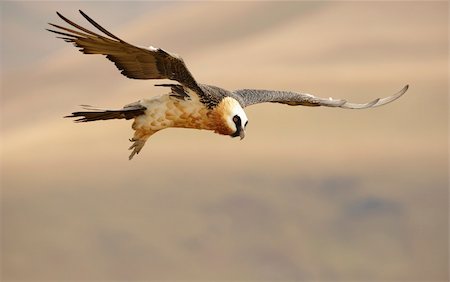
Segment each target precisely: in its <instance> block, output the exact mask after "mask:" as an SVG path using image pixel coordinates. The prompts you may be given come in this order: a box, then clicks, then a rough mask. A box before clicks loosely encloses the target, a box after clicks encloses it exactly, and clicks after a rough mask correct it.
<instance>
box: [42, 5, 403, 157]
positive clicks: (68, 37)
mask: <svg viewBox="0 0 450 282" xmlns="http://www.w3.org/2000/svg"><path fill="white" fill-rule="evenodd" d="M80 13H81V14H82V15H83V17H84V18H85V19H86V20H87V21H88V22H89V23H91V24H92V25H93V26H94V27H96V28H97V29H98V30H99V31H101V32H103V33H104V35H100V34H98V33H95V32H92V31H91V30H88V29H86V28H84V27H82V26H80V25H78V24H76V23H74V22H72V21H71V20H69V19H67V18H65V17H64V16H62V15H61V14H60V13H57V14H58V16H59V17H60V18H61V19H62V20H64V21H65V22H66V23H68V24H70V25H71V26H72V27H71V28H67V27H63V26H60V25H56V24H50V25H51V26H53V27H55V28H56V29H57V30H51V29H48V30H49V31H51V32H53V33H56V34H58V35H59V36H58V38H61V39H63V40H65V41H66V42H70V43H73V44H74V45H75V46H76V47H78V48H80V51H81V52H83V53H85V54H101V55H105V56H106V58H108V59H109V60H110V61H112V62H113V63H114V64H115V65H116V67H117V68H118V69H119V70H120V71H121V73H122V74H123V75H124V76H126V77H128V78H133V79H170V80H174V81H176V82H178V83H179V84H157V85H156V86H161V87H168V88H170V92H169V93H168V94H166V95H162V96H158V97H153V98H150V99H143V100H140V101H138V102H135V103H132V104H129V105H126V106H125V107H123V108H122V109H120V110H101V109H94V108H91V107H85V111H79V112H74V113H72V114H71V115H70V116H67V117H72V118H76V119H75V121H77V122H88V121H97V120H108V119H134V122H133V125H132V127H133V129H134V130H135V134H134V136H133V138H132V139H130V140H131V141H132V142H133V144H132V146H131V147H130V150H132V152H131V155H130V159H131V158H133V156H134V155H135V154H137V153H139V152H140V151H141V149H142V147H143V146H144V145H145V142H146V141H147V139H148V138H149V137H150V136H151V135H152V134H154V133H156V132H157V131H159V130H162V129H165V128H169V127H182V128H195V129H205V130H212V131H214V132H215V133H218V134H222V135H229V136H232V137H240V138H241V139H242V138H244V136H245V128H246V126H247V123H248V119H247V115H246V114H245V112H244V110H243V108H245V107H246V106H250V105H253V104H257V103H264V102H271V103H281V104H287V105H291V106H297V105H302V106H327V107H339V108H344V109H365V108H373V107H378V106H382V105H385V104H387V103H390V102H392V101H394V100H396V99H398V98H399V97H400V96H402V95H403V94H404V93H405V92H406V90H407V89H408V85H407V86H405V87H404V88H403V89H402V90H400V91H399V92H398V93H396V94H394V95H392V96H389V97H386V98H383V99H376V100H373V101H371V102H369V103H364V104H355V103H349V102H347V101H346V100H342V99H332V98H328V99H326V98H320V97H316V96H313V95H310V94H306V93H297V92H290V91H271V90H257V89H242V90H236V91H228V90H225V89H222V88H219V87H216V86H211V85H205V84H200V83H197V82H196V80H195V79H194V77H193V76H192V74H191V73H190V72H189V70H188V68H187V67H186V65H185V63H184V62H183V60H182V59H181V58H180V57H179V56H177V55H174V54H171V53H169V52H166V51H164V50H162V49H160V48H155V47H149V48H145V47H138V46H134V45H131V44H129V43H127V42H125V41H123V40H122V39H120V38H118V37H117V36H115V35H114V34H112V33H110V32H109V31H107V30H106V29H104V28H103V27H102V26H100V25H99V24H98V23H96V22H95V21H94V20H92V19H91V18H90V17H89V16H87V15H86V14H85V13H83V12H82V11H80Z"/></svg>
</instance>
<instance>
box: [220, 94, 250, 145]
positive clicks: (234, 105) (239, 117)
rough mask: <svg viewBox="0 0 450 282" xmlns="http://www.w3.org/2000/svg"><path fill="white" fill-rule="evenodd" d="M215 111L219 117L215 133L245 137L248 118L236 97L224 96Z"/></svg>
mask: <svg viewBox="0 0 450 282" xmlns="http://www.w3.org/2000/svg"><path fill="white" fill-rule="evenodd" d="M216 112H217V114H218V116H219V119H220V121H219V122H218V128H217V130H216V132H217V133H220V134H224V135H229V136H231V137H240V138H241V139H243V138H244V137H245V127H246V126H247V124H248V118H247V115H246V114H245V112H244V109H243V108H242V107H241V105H240V104H239V102H238V101H237V100H236V99H234V98H231V97H225V98H224V99H223V100H222V101H221V102H220V103H219V105H218V106H217V109H216Z"/></svg>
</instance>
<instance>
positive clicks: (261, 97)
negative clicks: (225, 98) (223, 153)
mask: <svg viewBox="0 0 450 282" xmlns="http://www.w3.org/2000/svg"><path fill="white" fill-rule="evenodd" d="M406 90H408V85H406V86H405V87H403V89H402V90H400V91H399V92H397V93H395V94H394V95H392V96H389V97H385V98H382V99H375V100H373V101H371V102H368V103H364V104H356V103H349V102H347V101H346V100H342V99H333V98H328V99H327V98H320V97H316V96H314V95H311V94H306V93H297V92H289V91H271V90H257V89H242V90H236V91H234V92H233V94H234V95H236V96H237V97H238V99H239V100H240V101H241V103H242V104H243V107H246V106H250V105H253V104H258V103H266V102H270V103H281V104H287V105H290V106H298V105H301V106H311V107H318V106H326V107H339V108H344V109H366V108H373V107H378V106H382V105H385V104H387V103H390V102H392V101H394V100H397V99H398V98H400V97H401V96H402V95H403V94H404V93H405V92H406Z"/></svg>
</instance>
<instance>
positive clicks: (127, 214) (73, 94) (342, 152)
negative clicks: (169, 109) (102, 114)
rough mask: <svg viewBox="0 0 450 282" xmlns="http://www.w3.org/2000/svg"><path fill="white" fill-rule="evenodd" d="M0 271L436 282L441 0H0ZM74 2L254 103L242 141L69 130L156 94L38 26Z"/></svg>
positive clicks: (444, 63) (441, 257) (442, 184)
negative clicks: (323, 104)
mask: <svg viewBox="0 0 450 282" xmlns="http://www.w3.org/2000/svg"><path fill="white" fill-rule="evenodd" d="M0 8H1V22H0V23H1V64H2V69H1V86H2V88H1V136H2V143H1V149H2V153H1V193H2V194H1V195H2V196H1V201H2V202H1V223H2V224H1V255H2V257H1V275H2V277H1V280H2V281H14V280H24V281H48V280H55V281H64V280H88V281H97V280H118V281H120V280H268V281H275V280H289V281H293V280H296V281H298V280H319V281H325V280H326V281H336V280H343V281H348V280H359V281H367V280H391V281H392V280H396V281H398V280H404V281H411V280H419V281H447V280H448V278H449V277H448V265H449V262H448V203H449V198H448V147H447V144H448V120H447V119H448V77H449V76H448V75H449V74H448V24H449V23H448V8H449V7H448V2H434V3H425V2H329V3H327V2H319V3H315V2H297V3H296V2H284V3H271V2H261V3H258V2H231V3H220V2H219V3H212V2H211V3H208V2H192V3H178V2H170V3H162V2H130V3H129V2H111V3H102V2H68V3H62V2H61V3H58V2H38V3H34V2H2V3H0ZM78 9H82V10H84V11H85V12H86V13H87V14H89V15H90V16H91V17H93V18H94V19H96V20H97V21H98V22H99V23H100V24H102V25H103V26H104V27H106V28H107V29H109V30H110V31H112V32H113V33H114V34H116V35H117V36H119V37H121V38H123V39H124V40H126V41H128V42H130V43H134V44H137V45H145V46H148V45H153V46H157V47H161V48H164V49H166V50H169V51H172V52H174V53H178V54H180V55H182V56H183V58H184V60H185V61H186V63H187V65H188V67H189V68H190V70H191V72H192V73H193V74H194V76H195V77H196V78H197V80H198V81H199V82H202V83H208V84H213V85H217V86H222V87H224V88H228V89H237V88H266V89H279V90H298V91H305V92H309V93H313V94H315V95H318V96H324V97H329V96H332V97H336V98H345V99H348V100H350V101H354V102H365V101H367V100H371V99H373V98H377V97H382V96H387V95H390V94H392V93H394V92H396V91H398V90H399V89H401V88H402V87H403V86H404V85H405V84H407V83H408V84H410V86H411V87H410V90H409V91H408V93H407V94H406V95H405V96H404V97H402V98H401V99H400V100H398V101H396V102H395V103H392V104H390V105H388V106H385V107H382V108H376V109H373V110H365V111H349V110H347V111H346V110H342V109H330V108H306V107H288V106H282V105H269V104H266V105H257V106H253V107H249V108H248V109H246V112H247V115H248V117H249V120H250V121H249V127H248V131H247V137H246V138H245V139H244V140H243V141H237V140H234V139H230V138H228V137H224V136H219V135H215V134H212V133H211V132H202V131H194V130H182V129H170V130H165V131H162V132H160V133H158V134H156V135H154V136H153V137H152V138H151V139H150V140H149V142H148V143H147V145H146V147H145V148H144V149H143V151H142V152H141V154H140V155H139V156H138V157H137V158H135V159H134V160H133V161H128V158H127V156H128V153H129V152H128V151H127V150H126V149H127V148H128V146H129V141H128V138H129V137H131V135H132V131H131V128H130V122H126V121H111V122H98V123H91V124H74V123H72V122H71V121H69V120H66V119H62V116H64V115H66V114H68V113H70V112H71V111H74V110H77V109H78V107H77V105H80V104H91V105H96V106H102V107H113V108H116V107H121V106H122V105H124V104H127V103H130V102H133V101H136V100H138V99H141V98H143V97H149V96H152V95H156V94H160V93H163V92H161V91H163V89H159V88H156V87H153V84H155V83H156V82H157V81H138V80H130V79H126V78H125V77H123V76H121V75H120V73H119V72H118V71H117V70H116V69H115V67H114V65H113V64H111V63H110V62H109V61H108V60H106V59H104V58H102V57H100V56H87V55H81V53H79V52H78V51H76V49H75V48H74V47H72V46H71V45H70V44H67V43H64V42H63V41H61V40H59V39H55V38H54V36H53V35H52V34H50V33H48V32H47V31H45V30H44V29H45V28H46V27H47V25H46V23H47V22H53V23H61V21H60V20H59V19H58V18H57V16H56V14H55V11H60V12H62V13H63V14H64V15H66V16H67V17H69V18H71V19H73V20H75V21H76V22H80V23H83V24H84V26H88V24H87V23H84V22H83V19H82V17H81V16H80V15H79V14H78V12H77V10H78Z"/></svg>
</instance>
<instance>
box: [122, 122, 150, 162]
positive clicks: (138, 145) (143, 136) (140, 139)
mask: <svg viewBox="0 0 450 282" xmlns="http://www.w3.org/2000/svg"><path fill="white" fill-rule="evenodd" d="M154 133H155V131H148V130H139V129H138V130H136V131H135V133H134V136H133V138H131V139H130V141H131V142H133V144H132V145H131V146H130V148H128V150H133V151H132V152H131V154H130V156H129V157H128V159H130V160H131V159H132V158H133V157H134V155H136V154H139V152H140V151H141V150H142V148H143V147H144V145H145V142H146V141H147V139H148V138H149V137H150V136H152V135H153V134H154Z"/></svg>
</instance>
